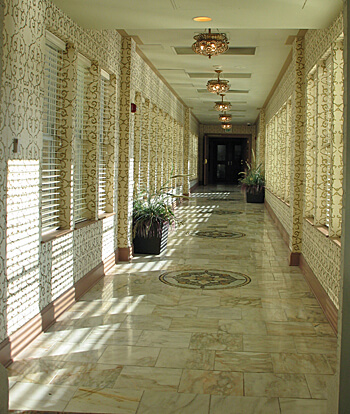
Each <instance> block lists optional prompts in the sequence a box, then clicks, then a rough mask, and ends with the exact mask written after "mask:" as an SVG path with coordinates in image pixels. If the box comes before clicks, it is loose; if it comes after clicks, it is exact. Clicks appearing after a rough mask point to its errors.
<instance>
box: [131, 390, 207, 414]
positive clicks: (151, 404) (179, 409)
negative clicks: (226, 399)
mask: <svg viewBox="0 0 350 414" xmlns="http://www.w3.org/2000/svg"><path fill="white" fill-rule="evenodd" d="M208 412H209V395H204V394H182V393H175V392H174V393H169V392H159V391H145V392H144V394H143V397H142V400H141V403H140V406H139V409H138V410H137V414H155V413H162V414H180V413H181V414H193V413H200V414H202V413H203V414H204V413H208Z"/></svg>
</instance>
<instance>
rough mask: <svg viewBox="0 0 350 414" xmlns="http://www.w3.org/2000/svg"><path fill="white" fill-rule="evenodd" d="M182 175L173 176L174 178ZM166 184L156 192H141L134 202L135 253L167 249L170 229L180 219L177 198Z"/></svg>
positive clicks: (151, 252)
mask: <svg viewBox="0 0 350 414" xmlns="http://www.w3.org/2000/svg"><path fill="white" fill-rule="evenodd" d="M177 177H180V176H179V175H178V176H173V177H171V178H172V179H173V178H177ZM169 190H170V189H169V188H168V187H167V186H166V185H165V186H163V187H162V188H160V190H158V191H156V192H155V193H154V194H152V193H148V192H141V193H140V194H138V195H137V196H136V197H135V200H134V204H133V221H132V224H133V244H134V253H143V254H160V253H161V252H162V251H164V250H165V249H166V245H167V240H168V231H169V227H170V226H175V225H176V224H178V223H179V220H178V219H177V217H176V216H175V212H174V204H175V203H174V201H175V198H178V197H183V196H178V195H175V194H172V193H171V192H169Z"/></svg>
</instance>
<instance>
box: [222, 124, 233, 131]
mask: <svg viewBox="0 0 350 414" xmlns="http://www.w3.org/2000/svg"><path fill="white" fill-rule="evenodd" d="M231 127H232V125H231V124H221V128H222V129H225V130H227V129H231Z"/></svg>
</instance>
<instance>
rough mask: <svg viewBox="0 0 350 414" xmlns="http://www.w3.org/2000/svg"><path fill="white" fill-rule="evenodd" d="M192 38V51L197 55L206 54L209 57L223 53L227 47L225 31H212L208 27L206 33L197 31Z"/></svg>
mask: <svg viewBox="0 0 350 414" xmlns="http://www.w3.org/2000/svg"><path fill="white" fill-rule="evenodd" d="M193 39H194V40H195V42H194V43H193V45H192V49H193V51H194V52H195V53H197V54H198V55H203V56H208V57H209V59H210V58H211V57H212V56H217V55H220V54H221V53H225V52H226V50H227V49H228V44H229V42H228V41H227V36H226V34H225V33H212V32H211V29H209V31H208V33H199V34H198V35H196V36H193Z"/></svg>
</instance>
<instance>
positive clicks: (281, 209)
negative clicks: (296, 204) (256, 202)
mask: <svg viewBox="0 0 350 414" xmlns="http://www.w3.org/2000/svg"><path fill="white" fill-rule="evenodd" d="M265 198H266V201H267V202H268V203H269V205H270V206H271V208H272V210H273V211H274V213H275V214H276V216H277V218H278V220H279V221H280V222H281V224H282V226H283V227H284V228H285V230H286V232H287V233H288V234H289V236H291V234H292V211H291V208H290V206H288V205H287V204H286V203H283V202H282V201H281V200H280V199H279V198H277V197H276V196H274V195H273V194H272V193H271V192H270V191H268V190H267V191H266V192H265Z"/></svg>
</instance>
